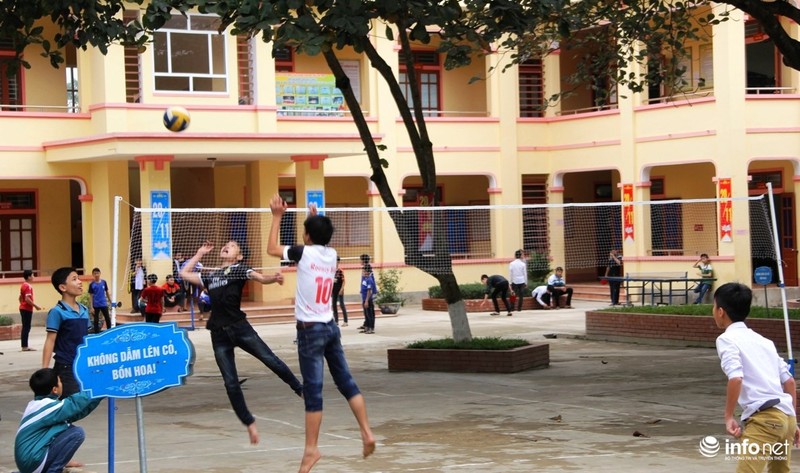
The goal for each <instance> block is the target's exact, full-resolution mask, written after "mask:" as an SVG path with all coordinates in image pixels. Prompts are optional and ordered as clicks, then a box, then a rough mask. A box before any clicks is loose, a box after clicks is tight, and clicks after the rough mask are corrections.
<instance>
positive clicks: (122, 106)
mask: <svg viewBox="0 0 800 473" xmlns="http://www.w3.org/2000/svg"><path fill="white" fill-rule="evenodd" d="M167 106H168V105H160V104H143V103H114V102H112V103H98V104H94V105H90V106H89V111H90V112H94V111H97V110H131V111H136V110H164V109H165V108H167ZM183 108H185V109H186V110H197V111H203V110H212V111H222V110H230V111H234V112H241V111H259V112H263V111H267V112H274V111H277V110H278V107H277V106H276V105H183ZM70 115H75V114H70ZM79 115H80V114H79ZM87 115H88V114H87Z"/></svg>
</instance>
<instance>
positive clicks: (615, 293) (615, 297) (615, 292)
mask: <svg viewBox="0 0 800 473" xmlns="http://www.w3.org/2000/svg"><path fill="white" fill-rule="evenodd" d="M621 286H622V281H609V282H608V288H609V289H610V290H611V303H612V304H613V305H619V290H620V287H621Z"/></svg>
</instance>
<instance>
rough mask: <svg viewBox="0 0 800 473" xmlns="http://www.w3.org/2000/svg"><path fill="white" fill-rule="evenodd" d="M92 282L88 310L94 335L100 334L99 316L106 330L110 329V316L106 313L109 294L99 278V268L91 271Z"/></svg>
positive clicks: (104, 282) (103, 281)
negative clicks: (104, 323) (91, 315)
mask: <svg viewBox="0 0 800 473" xmlns="http://www.w3.org/2000/svg"><path fill="white" fill-rule="evenodd" d="M92 277H93V278H94V281H92V282H90V283H89V295H90V296H91V297H89V306H90V307H89V309H90V310H91V312H92V313H93V314H94V315H93V320H94V333H100V314H101V313H102V314H103V319H104V320H105V321H106V330H108V329H110V328H111V315H109V313H108V301H110V300H111V294H110V293H109V292H108V283H106V280H105V279H101V278H100V268H94V269H92Z"/></svg>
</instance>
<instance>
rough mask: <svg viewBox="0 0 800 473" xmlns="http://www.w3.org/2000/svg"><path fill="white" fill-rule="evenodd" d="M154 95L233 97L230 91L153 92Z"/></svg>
mask: <svg viewBox="0 0 800 473" xmlns="http://www.w3.org/2000/svg"><path fill="white" fill-rule="evenodd" d="M153 97H186V98H204V99H208V98H212V99H227V98H230V97H231V93H230V92H165V91H163V90H162V91H157V92H153Z"/></svg>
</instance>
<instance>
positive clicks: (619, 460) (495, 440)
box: [0, 303, 800, 473]
mask: <svg viewBox="0 0 800 473" xmlns="http://www.w3.org/2000/svg"><path fill="white" fill-rule="evenodd" d="M591 306H592V305H591V303H583V304H579V307H580V308H579V309H574V310H561V311H557V312H556V311H530V312H523V313H522V314H518V315H515V316H514V317H505V316H501V317H489V316H488V315H477V314H475V315H470V322H471V327H472V331H473V334H474V335H476V336H489V335H516V336H521V337H524V338H526V339H528V340H531V341H535V342H544V341H547V342H549V343H550V350H551V366H550V368H548V369H543V370H534V371H528V372H523V373H517V374H513V375H486V374H450V373H390V372H388V371H387V369H386V349H387V348H391V347H399V346H402V345H403V344H404V343H405V342H408V341H413V340H420V339H427V338H435V337H440V336H443V335H447V334H449V333H450V326H449V320H448V318H447V315H446V314H444V313H434V312H424V311H422V310H420V309H419V308H414V307H410V308H409V307H406V308H404V309H403V310H402V313H401V315H400V316H399V317H396V318H387V319H380V318H379V319H378V322H377V333H376V334H374V335H361V334H358V333H356V329H355V327H356V326H357V325H360V324H359V323H351V324H350V325H351V326H350V327H347V328H343V339H344V342H345V345H346V352H347V356H348V359H349V361H350V366H351V368H352V371H353V373H354V375H355V377H356V380H357V382H358V383H359V385H360V387H361V389H362V391H363V392H364V394H365V395H366V399H367V403H368V408H369V414H370V420H371V424H372V426H373V429H374V431H375V434H376V436H377V438H378V442H379V444H378V449H377V452H376V453H375V455H373V456H372V457H370V458H368V459H367V460H363V459H361V457H360V455H359V452H360V451H361V447H360V440H359V435H358V429H357V428H356V424H355V421H354V420H353V418H352V416H351V414H350V412H349V410H348V408H347V404H346V403H345V401H344V400H343V399H342V398H341V397H340V396H339V395H338V393H337V392H336V391H335V388H334V387H333V383H332V381H330V379H329V378H327V379H326V383H327V384H326V386H325V399H326V404H325V409H326V410H325V419H324V422H323V426H322V427H323V434H322V437H321V441H320V445H321V450H322V455H323V457H322V459H321V461H320V462H319V463H318V464H317V467H316V468H315V469H314V471H315V472H320V473H322V472H328V473H347V472H450V471H458V472H504V473H505V472H533V471H542V472H583V471H587V472H588V471H592V472H675V471H681V472H694V471H703V472H730V471H733V470H734V469H735V464H734V462H733V461H731V460H730V459H726V458H725V455H724V453H720V454H718V455H717V456H716V457H714V458H705V457H703V456H702V455H700V453H699V450H698V446H699V442H700V440H701V439H703V438H704V437H705V436H709V435H714V436H716V437H717V438H718V439H719V441H720V442H721V443H722V445H723V446H724V444H725V439H726V436H725V435H724V428H723V424H722V406H723V402H724V385H725V380H724V377H723V375H722V372H721V371H720V368H719V364H718V361H717V357H716V353H715V351H714V350H713V349H704V348H675V347H660V346H647V345H636V344H626V343H610V342H597V341H587V340H584V339H581V338H580V335H582V334H583V333H584V320H583V311H582V310H580V309H585V308H588V307H591ZM257 330H258V331H259V332H260V333H261V335H262V337H263V338H264V339H265V340H266V341H267V343H268V344H269V345H270V346H271V347H272V348H273V349H274V350H275V351H276V352H277V353H278V354H279V355H281V356H282V357H283V358H284V360H286V362H287V363H288V364H289V366H291V367H292V368H293V369H294V370H295V372H296V373H299V370H298V369H297V360H296V354H295V350H294V349H295V347H294V345H293V344H292V340H293V338H294V329H293V327H292V326H291V325H288V324H287V325H262V326H258V327H257ZM35 331H36V333H35V334H34V336H33V338H32V343H31V346H34V347H37V348H39V347H41V345H42V342H43V340H44V333H43V330H42V329H41V328H38V329H35ZM548 333H557V334H558V338H556V339H551V340H546V339H545V338H544V337H543V335H544V334H548ZM191 339H192V341H193V343H194V345H195V348H196V350H197V362H196V365H195V370H194V375H193V376H192V377H191V378H190V379H189V381H188V382H187V384H186V385H185V386H182V387H178V388H173V389H170V390H168V391H165V392H162V393H158V394H155V395H152V396H149V397H146V398H144V399H143V405H144V423H145V428H146V443H147V448H146V452H147V470H149V471H151V472H173V473H182V472H194V471H208V472H217V473H228V472H230V473H233V472H265V471H268V472H278V473H283V472H294V471H297V465H298V464H299V460H300V457H301V454H302V447H303V406H302V401H301V400H300V399H298V398H297V397H296V396H294V395H293V394H292V393H291V392H290V391H289V389H288V388H287V387H286V386H285V385H284V384H283V383H281V382H280V380H278V379H277V377H275V376H274V375H272V373H269V372H265V369H264V368H263V366H261V365H260V364H259V363H258V362H256V361H254V360H253V359H252V358H251V357H249V356H248V355H246V354H243V355H242V356H240V357H239V358H238V366H239V371H240V376H241V377H248V378H249V379H248V381H247V383H246V384H245V385H244V388H245V396H246V397H247V399H248V401H249V405H250V408H251V410H252V411H253V412H254V413H255V414H256V416H257V418H258V426H259V430H260V431H261V438H262V442H261V444H260V445H258V446H256V447H251V446H250V445H249V444H248V442H247V434H246V431H245V428H244V427H243V426H242V425H241V424H239V422H238V420H237V419H236V417H235V416H234V414H233V411H232V410H231V408H230V405H229V404H228V400H227V397H226V395H225V390H224V388H223V386H222V381H221V378H220V376H219V372H218V370H217V367H216V365H215V363H214V360H213V356H212V354H211V347H210V340H209V336H208V333H207V332H206V331H205V330H198V331H196V332H192V333H191ZM0 351H2V352H3V353H4V354H3V355H2V356H0V366H2V369H1V370H0V399H2V402H0V414H2V422H0V472H1V473H5V472H8V471H13V469H14V465H13V438H14V432H15V431H16V428H17V424H18V421H19V417H20V415H21V412H22V410H23V409H24V407H25V405H26V403H27V402H28V400H29V399H30V393H29V390H28V387H27V379H28V377H29V376H30V373H32V372H33V371H34V370H35V369H36V368H37V367H38V366H39V364H40V357H41V351H37V352H30V353H21V352H20V351H19V342H18V341H6V342H0ZM107 416H108V408H107V403H103V404H101V406H100V408H98V410H97V411H95V413H94V414H92V415H91V416H90V417H88V418H87V419H85V420H83V421H81V425H82V426H83V427H84V428H85V429H86V432H87V441H86V443H85V444H84V446H83V447H82V448H81V450H79V452H78V457H77V458H78V459H79V460H81V461H83V462H85V463H86V464H87V469H88V470H91V471H96V472H104V471H107V470H108V461H107V455H106V449H107V438H108V435H107ZM116 419H117V429H116V462H115V463H116V465H115V469H114V470H115V471H116V472H137V471H140V467H139V461H138V458H139V453H138V447H137V434H136V416H135V407H134V402H133V401H131V400H118V401H117V411H116ZM793 464H794V465H800V454H798V455H795V461H794V462H793Z"/></svg>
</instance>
